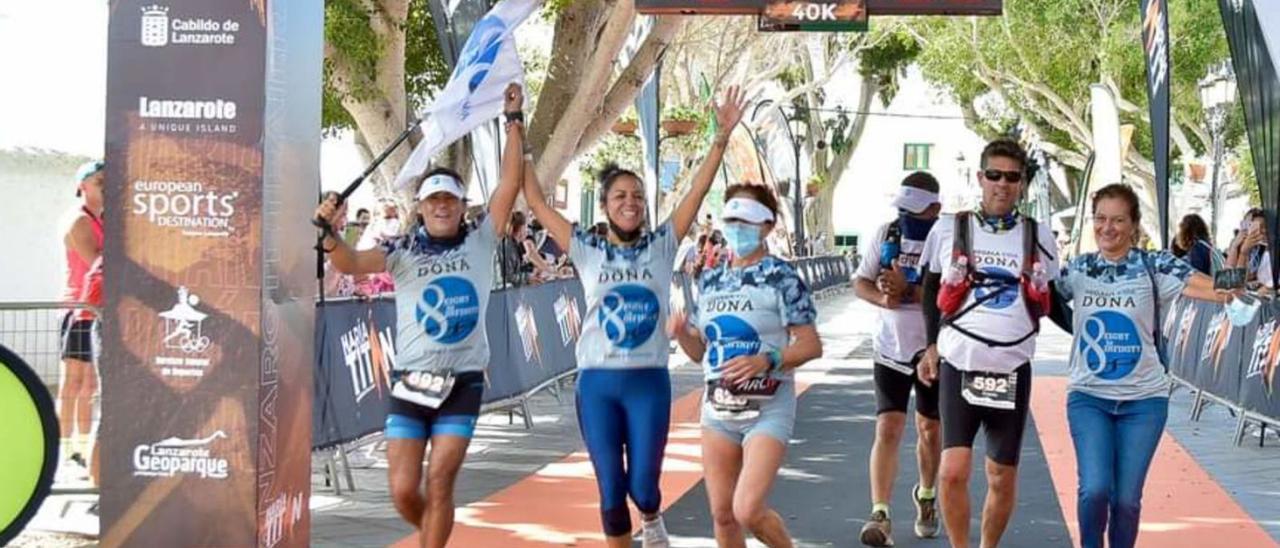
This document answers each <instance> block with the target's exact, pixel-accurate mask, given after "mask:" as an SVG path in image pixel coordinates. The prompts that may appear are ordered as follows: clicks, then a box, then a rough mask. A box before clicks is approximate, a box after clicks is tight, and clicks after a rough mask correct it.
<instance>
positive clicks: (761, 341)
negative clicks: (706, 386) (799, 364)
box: [690, 255, 818, 380]
mask: <svg viewBox="0 0 1280 548" xmlns="http://www.w3.org/2000/svg"><path fill="white" fill-rule="evenodd" d="M698 288H699V291H698V303H697V306H696V307H695V308H694V310H695V312H694V313H693V317H692V318H690V321H691V322H692V323H693V325H695V326H697V328H698V331H700V332H701V333H702V335H703V336H704V337H705V338H706V341H707V351H706V352H705V353H703V355H702V371H703V373H704V374H705V376H706V379H707V380H715V379H719V378H720V375H721V374H722V370H723V368H724V365H725V364H726V363H728V362H729V361H730V360H732V359H733V358H736V357H738V356H750V355H753V354H760V353H763V352H768V351H770V350H782V349H783V348H785V347H786V346H787V343H789V342H790V340H791V335H790V333H788V331H787V328H789V327H791V326H796V325H810V324H812V323H814V321H816V320H817V317H818V312H817V309H816V308H814V306H813V296H812V294H811V293H810V292H809V287H808V286H806V285H805V283H804V281H803V280H801V279H800V276H799V275H798V274H796V271H795V269H794V268H792V267H791V265H790V264H789V263H787V262H786V261H783V260H782V259H779V258H777V257H775V256H773V255H766V256H765V258H764V259H762V260H761V261H760V262H758V263H756V264H753V265H750V266H747V267H745V268H733V267H731V266H730V265H729V264H728V263H726V264H724V265H721V266H720V267H719V268H716V269H713V270H708V271H705V272H703V273H702V276H701V277H699V279H698ZM770 376H772V377H774V378H778V379H783V380H787V379H790V378H791V377H792V376H793V372H791V371H788V372H785V373H783V372H777V371H775V372H773V373H771V374H770Z"/></svg>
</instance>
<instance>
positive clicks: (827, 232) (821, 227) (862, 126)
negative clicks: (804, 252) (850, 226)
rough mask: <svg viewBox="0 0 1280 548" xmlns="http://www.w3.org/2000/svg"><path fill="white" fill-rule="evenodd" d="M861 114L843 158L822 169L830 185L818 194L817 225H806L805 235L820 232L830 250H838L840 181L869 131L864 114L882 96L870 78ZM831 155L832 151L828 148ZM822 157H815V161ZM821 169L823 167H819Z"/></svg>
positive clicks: (852, 126)
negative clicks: (811, 229) (837, 189)
mask: <svg viewBox="0 0 1280 548" xmlns="http://www.w3.org/2000/svg"><path fill="white" fill-rule="evenodd" d="M858 93H860V94H861V95H859V96H858V109H857V112H858V113H859V114H855V115H854V118H853V121H852V122H851V123H850V124H849V133H848V137H847V138H846V140H847V142H848V148H847V149H845V150H844V151H842V152H841V153H840V154H831V155H830V156H831V163H830V164H826V167H825V168H823V169H822V175H823V177H824V180H825V181H826V184H824V185H822V187H821V189H820V190H819V191H818V195H817V197H816V199H815V200H814V204H813V216H814V219H813V222H812V223H809V222H806V223H805V230H806V233H805V235H806V236H807V237H810V238H812V237H813V236H814V234H813V233H810V232H807V231H808V230H810V228H809V227H810V226H812V227H813V228H814V229H816V231H818V232H822V233H823V245H824V247H825V248H826V249H833V248H834V247H835V236H836V226H835V216H834V215H833V210H834V208H835V194H836V187H838V186H839V185H840V180H841V179H842V178H843V177H844V172H845V170H846V169H847V168H848V167H849V162H850V161H851V160H853V153H854V152H855V151H857V150H858V144H859V143H861V142H862V135H863V133H864V132H865V131H866V129H867V121H868V120H869V118H870V117H869V116H868V115H866V114H862V113H865V112H868V111H870V110H871V101H872V99H874V98H875V97H876V95H877V94H879V93H880V82H878V81H876V79H875V78H873V77H870V76H864V77H863V78H862V85H861V86H860V89H859V91H858ZM828 151H830V148H829V147H828ZM817 158H821V156H815V159H817ZM815 165H821V164H815Z"/></svg>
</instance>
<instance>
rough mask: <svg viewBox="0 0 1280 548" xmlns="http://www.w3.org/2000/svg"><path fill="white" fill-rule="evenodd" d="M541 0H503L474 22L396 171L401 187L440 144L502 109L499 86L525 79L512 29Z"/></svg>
mask: <svg viewBox="0 0 1280 548" xmlns="http://www.w3.org/2000/svg"><path fill="white" fill-rule="evenodd" d="M541 3H542V0H504V1H503V2H502V3H501V4H498V5H497V6H494V7H493V9H492V10H490V11H489V13H487V14H485V16H484V18H483V19H481V20H480V21H478V22H477V23H476V26H475V28H473V29H472V30H471V36H469V37H467V43H466V44H465V45H464V46H462V52H461V53H460V54H459V55H458V65H457V66H455V67H454V68H453V75H452V76H450V77H449V83H448V84H445V86H444V90H443V91H441V92H440V95H438V96H436V101H435V103H433V104H432V105H431V106H429V107H427V111H426V114H425V117H426V120H425V121H423V123H422V134H423V139H422V142H420V143H418V147H417V148H415V149H413V154H410V155H409V161H407V162H405V164H404V167H402V168H401V169H400V174H399V175H397V176H396V184H395V186H396V188H398V189H400V190H405V189H406V188H407V187H408V185H409V184H410V183H411V182H412V181H413V179H414V178H415V177H416V176H418V175H421V174H422V172H423V171H424V170H426V168H427V166H428V165H430V163H431V158H432V157H434V156H435V155H436V153H437V152H439V151H440V149H443V148H444V147H446V146H449V144H450V143H453V142H454V141H457V140H458V139H460V138H462V136H463V135H466V134H468V133H470V132H471V130H473V129H475V128H476V126H479V125H480V124H482V123H484V122H486V121H489V120H492V119H494V118H495V117H497V116H498V115H499V114H501V113H502V92H503V91H504V90H505V89H506V87H507V84H510V83H511V82H517V83H521V82H523V81H524V66H523V65H521V64H520V56H519V55H518V54H517V53H516V42H515V37H514V36H512V33H513V32H514V31H515V29H516V27H518V26H520V23H522V22H524V20H525V18H527V17H529V14H531V13H533V10H534V9H536V8H537V7H538V5H539V4H541Z"/></svg>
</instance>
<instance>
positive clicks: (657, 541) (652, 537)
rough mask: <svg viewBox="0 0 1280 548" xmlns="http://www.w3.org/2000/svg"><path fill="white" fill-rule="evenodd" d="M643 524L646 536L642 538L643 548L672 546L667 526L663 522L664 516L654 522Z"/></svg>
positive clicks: (645, 521)
mask: <svg viewBox="0 0 1280 548" xmlns="http://www.w3.org/2000/svg"><path fill="white" fill-rule="evenodd" d="M643 523H644V535H643V536H642V537H641V541H640V545H641V546H643V547H644V548H669V547H670V546H671V541H670V539H669V538H667V526H666V524H665V523H663V522H662V516H658V517H656V518H653V519H652V520H644V522H643Z"/></svg>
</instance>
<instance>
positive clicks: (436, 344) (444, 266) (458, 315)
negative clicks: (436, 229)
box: [383, 215, 497, 373]
mask: <svg viewBox="0 0 1280 548" xmlns="http://www.w3.org/2000/svg"><path fill="white" fill-rule="evenodd" d="M466 231H467V233H466V236H465V237H464V239H463V241H462V243H460V244H457V245H455V246H444V245H441V244H440V243H438V242H433V241H431V239H430V238H429V237H428V236H427V234H426V231H425V229H423V228H422V227H421V226H418V227H417V228H415V229H414V231H413V232H411V233H409V234H406V235H404V236H401V237H399V238H395V239H392V240H390V241H388V242H386V243H385V244H383V250H384V251H385V252H386V254H387V272H389V273H390V274H391V277H392V278H393V279H394V280H395V283H396V323H397V324H398V325H397V330H396V333H397V336H396V368H397V369H405V370H430V371H443V370H451V371H454V372H456V373H465V372H468V371H483V370H484V369H485V367H486V366H487V365H488V364H489V338H488V336H487V335H486V333H485V321H484V318H485V312H486V311H487V310H488V306H489V292H490V291H492V290H493V254H494V250H495V247H496V245H497V244H496V242H497V238H496V237H495V235H494V228H493V223H492V222H491V220H490V219H489V217H488V215H485V216H482V217H481V218H480V219H478V220H476V221H474V222H471V223H468V224H467V226H466Z"/></svg>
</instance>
